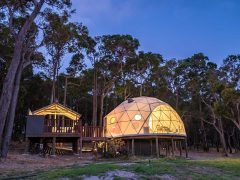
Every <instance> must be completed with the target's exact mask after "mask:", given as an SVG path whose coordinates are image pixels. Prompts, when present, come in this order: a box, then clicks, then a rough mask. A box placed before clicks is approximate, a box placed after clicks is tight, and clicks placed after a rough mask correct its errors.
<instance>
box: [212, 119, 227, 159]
mask: <svg viewBox="0 0 240 180" xmlns="http://www.w3.org/2000/svg"><path fill="white" fill-rule="evenodd" d="M218 125H219V127H216V126H215V128H216V130H217V132H218V133H219V138H220V141H221V144H222V148H223V153H224V155H225V156H229V154H228V151H227V145H226V141H225V137H224V132H223V126H222V119H221V118H218Z"/></svg>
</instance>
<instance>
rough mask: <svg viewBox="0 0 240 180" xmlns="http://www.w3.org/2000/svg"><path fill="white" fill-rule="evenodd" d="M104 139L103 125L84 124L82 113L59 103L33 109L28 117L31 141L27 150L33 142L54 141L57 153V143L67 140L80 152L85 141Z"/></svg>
mask: <svg viewBox="0 0 240 180" xmlns="http://www.w3.org/2000/svg"><path fill="white" fill-rule="evenodd" d="M102 139H103V128H102V127H92V126H82V121H81V114H79V113H77V112H75V111H73V110H71V109H69V108H67V107H65V106H63V105H61V104H59V103H52V104H50V105H48V106H46V107H43V108H41V109H38V110H36V111H33V112H32V113H29V115H28V117H27V123H26V140H27V141H28V142H29V143H27V146H28V147H26V151H29V148H30V147H29V146H32V144H36V143H37V144H40V145H42V146H44V144H45V145H46V144H49V143H52V149H53V151H54V152H52V154H55V150H56V148H55V146H56V143H58V142H59V143H64V142H67V143H72V144H73V150H74V151H75V153H77V154H78V153H79V149H80V151H81V147H82V143H83V141H86V142H87V141H97V140H102ZM80 146H81V147H80ZM43 148H44V147H42V149H43Z"/></svg>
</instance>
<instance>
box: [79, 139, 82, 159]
mask: <svg viewBox="0 0 240 180" xmlns="http://www.w3.org/2000/svg"><path fill="white" fill-rule="evenodd" d="M82 147H83V142H82V137H80V138H79V148H80V149H79V155H80V156H81V157H82Z"/></svg>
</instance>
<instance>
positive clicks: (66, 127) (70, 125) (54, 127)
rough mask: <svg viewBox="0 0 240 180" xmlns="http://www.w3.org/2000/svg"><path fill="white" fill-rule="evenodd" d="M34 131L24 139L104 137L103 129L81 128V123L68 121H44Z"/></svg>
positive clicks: (96, 127)
mask: <svg viewBox="0 0 240 180" xmlns="http://www.w3.org/2000/svg"><path fill="white" fill-rule="evenodd" d="M37 129H38V130H39V132H38V133H36V131H32V132H28V133H27V134H26V137H39V138H45V137H46V138H51V137H62V138H64V137H66V138H71V137H72V138H81V139H82V140H86V141H90V140H101V139H105V137H104V128H103V127H100V126H82V125H81V121H80V120H79V121H72V120H69V119H63V118H61V119H45V120H44V123H43V125H42V126H39V127H38V128H37Z"/></svg>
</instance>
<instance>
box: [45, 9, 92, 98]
mask: <svg viewBox="0 0 240 180" xmlns="http://www.w3.org/2000/svg"><path fill="white" fill-rule="evenodd" d="M69 17H70V14H68V13H64V14H63V15H58V14H57V13H48V14H47V15H46V20H47V21H46V22H45V23H44V44H45V46H46V49H47V52H48V54H49V55H50V57H51V58H50V59H49V60H48V64H47V69H48V71H49V74H50V76H51V77H52V79H53V85H52V98H51V102H55V98H56V93H55V91H56V78H57V76H58V74H59V69H60V66H61V60H62V58H63V57H64V55H65V54H66V53H67V52H68V53H70V54H72V59H71V62H70V67H69V69H68V71H69V72H70V73H73V71H75V72H76V71H77V70H80V68H83V63H82V62H81V60H82V59H83V54H82V53H81V51H82V50H83V49H84V48H87V47H88V39H89V37H88V30H87V28H86V27H85V26H83V25H82V24H79V23H72V22H69ZM75 63H78V64H77V65H76V64H75ZM80 65H82V66H80ZM73 67H78V69H73Z"/></svg>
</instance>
